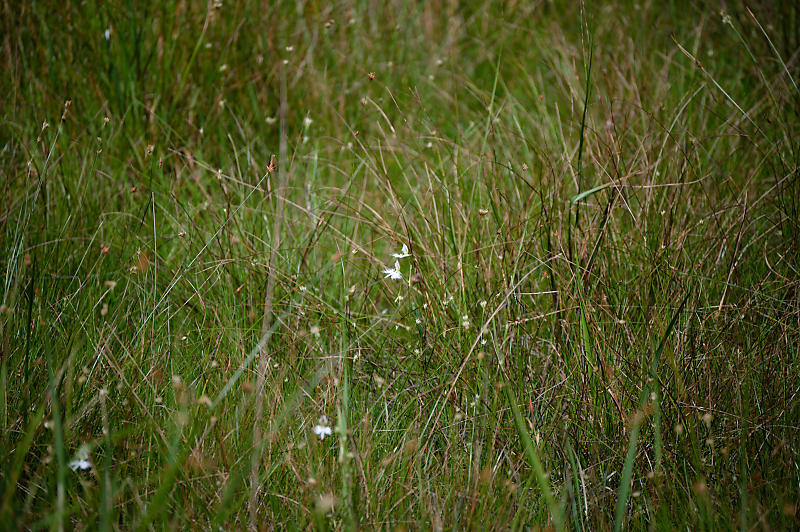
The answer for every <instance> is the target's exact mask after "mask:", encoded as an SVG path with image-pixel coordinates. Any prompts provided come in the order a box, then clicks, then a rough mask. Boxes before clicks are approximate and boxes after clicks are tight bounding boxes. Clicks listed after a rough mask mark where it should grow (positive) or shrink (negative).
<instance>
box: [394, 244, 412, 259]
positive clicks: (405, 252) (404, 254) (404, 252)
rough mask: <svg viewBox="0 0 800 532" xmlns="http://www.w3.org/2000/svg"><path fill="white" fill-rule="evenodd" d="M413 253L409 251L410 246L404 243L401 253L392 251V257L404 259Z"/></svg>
mask: <svg viewBox="0 0 800 532" xmlns="http://www.w3.org/2000/svg"><path fill="white" fill-rule="evenodd" d="M410 256H411V253H409V252H408V246H407V245H405V244H403V249H401V250H400V253H392V257H394V258H396V259H404V258H406V257H410Z"/></svg>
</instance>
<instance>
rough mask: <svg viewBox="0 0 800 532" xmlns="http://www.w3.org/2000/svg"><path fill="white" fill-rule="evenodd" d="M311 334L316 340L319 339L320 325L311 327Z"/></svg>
mask: <svg viewBox="0 0 800 532" xmlns="http://www.w3.org/2000/svg"><path fill="white" fill-rule="evenodd" d="M310 332H311V334H312V335H314V336H315V337H316V338H319V325H312V326H311V329H310Z"/></svg>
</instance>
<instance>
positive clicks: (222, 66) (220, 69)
mask: <svg viewBox="0 0 800 532" xmlns="http://www.w3.org/2000/svg"><path fill="white" fill-rule="evenodd" d="M226 70H228V64H227V63H222V64H221V65H220V66H219V71H220V72H225V71H226Z"/></svg>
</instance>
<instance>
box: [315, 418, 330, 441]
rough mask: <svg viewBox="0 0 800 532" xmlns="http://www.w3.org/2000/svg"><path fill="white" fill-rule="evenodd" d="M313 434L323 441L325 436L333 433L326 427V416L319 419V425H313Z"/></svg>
mask: <svg viewBox="0 0 800 532" xmlns="http://www.w3.org/2000/svg"><path fill="white" fill-rule="evenodd" d="M314 434H316V435H317V436H319V439H320V440H324V439H325V436H330V435H331V434H333V431H332V430H331V428H330V427H329V426H328V416H322V417H321V418H319V423H318V424H316V425H314Z"/></svg>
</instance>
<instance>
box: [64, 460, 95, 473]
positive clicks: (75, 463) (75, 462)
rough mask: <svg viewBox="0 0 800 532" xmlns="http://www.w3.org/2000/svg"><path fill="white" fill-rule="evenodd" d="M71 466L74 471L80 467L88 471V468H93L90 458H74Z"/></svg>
mask: <svg viewBox="0 0 800 532" xmlns="http://www.w3.org/2000/svg"><path fill="white" fill-rule="evenodd" d="M69 467H70V468H71V469H72V470H73V471H77V470H78V469H80V470H81V471H86V470H87V469H91V468H92V463H91V462H90V461H89V460H73V461H72V462H70V463H69Z"/></svg>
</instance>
